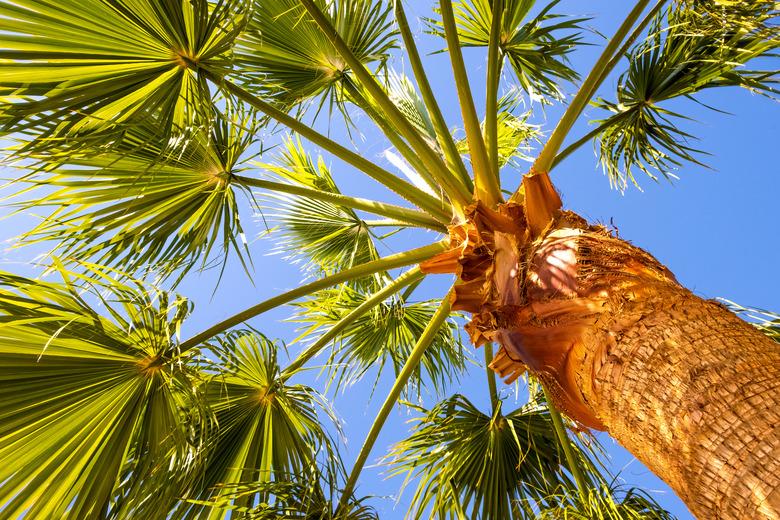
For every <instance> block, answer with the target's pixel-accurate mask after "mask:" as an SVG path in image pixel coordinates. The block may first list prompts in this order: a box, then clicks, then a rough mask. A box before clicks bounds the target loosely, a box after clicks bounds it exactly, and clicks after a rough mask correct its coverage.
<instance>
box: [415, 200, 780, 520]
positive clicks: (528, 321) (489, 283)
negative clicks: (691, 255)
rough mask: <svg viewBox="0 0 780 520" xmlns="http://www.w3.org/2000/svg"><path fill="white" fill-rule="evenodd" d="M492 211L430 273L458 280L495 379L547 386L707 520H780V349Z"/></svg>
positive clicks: (511, 210) (625, 259)
mask: <svg viewBox="0 0 780 520" xmlns="http://www.w3.org/2000/svg"><path fill="white" fill-rule="evenodd" d="M524 211H525V208H523V207H522V206H521V205H519V204H513V203H509V204H506V205H503V206H501V207H499V208H498V210H497V211H493V210H490V209H488V208H485V207H484V206H483V205H481V204H480V203H477V204H475V205H474V206H472V208H470V212H469V214H468V218H469V221H468V222H467V223H465V224H461V225H458V226H453V227H452V228H451V239H452V243H453V246H454V247H453V249H452V250H451V251H449V252H445V253H443V254H441V255H439V257H437V258H434V259H433V260H431V261H429V262H426V263H425V264H423V266H422V267H423V269H425V270H426V271H428V272H454V273H456V274H457V275H458V276H459V278H460V280H461V283H460V286H459V290H458V291H456V293H455V301H454V302H453V307H454V308H456V309H462V310H466V311H469V312H471V313H472V314H473V315H472V321H471V323H470V324H469V325H468V326H467V330H468V332H469V334H470V336H471V339H472V341H473V342H474V343H475V345H477V346H479V345H482V344H484V343H486V342H488V341H495V342H497V343H498V344H500V345H501V349H500V350H499V352H498V354H497V355H496V357H495V359H494V361H493V364H492V365H491V366H492V367H493V368H494V370H496V371H497V372H499V373H500V374H501V375H502V376H504V377H506V378H507V380H508V381H512V380H514V379H515V378H516V377H518V376H519V375H520V374H522V373H523V372H524V371H525V370H529V371H531V372H532V373H533V374H534V375H536V376H537V377H539V378H540V379H541V380H542V381H543V382H544V383H545V385H546V386H547V387H548V389H549V390H550V393H551V394H552V396H553V400H554V401H555V403H556V405H557V406H558V407H559V408H561V409H562V410H563V411H564V412H566V413H567V415H569V416H570V417H571V418H572V419H574V420H576V421H578V422H579V423H580V424H582V425H583V426H587V427H591V428H597V429H602V430H606V431H608V432H609V433H610V435H612V437H613V438H615V439H616V440H617V441H618V442H620V443H621V444H622V445H623V446H624V447H626V448H627V449H628V450H629V451H630V452H631V453H632V454H633V455H634V456H636V457H637V459H639V460H640V461H642V462H643V463H644V464H645V465H647V466H648V467H649V468H650V469H651V470H652V471H653V472H655V473H656V474H657V475H658V476H659V477H660V478H661V479H663V480H664V481H665V482H667V483H668V484H669V485H670V486H671V487H672V488H673V489H674V490H675V491H676V492H677V493H678V494H679V496H680V498H681V499H682V500H683V501H684V502H685V503H686V505H688V507H689V508H690V510H691V512H692V513H693V514H694V515H696V516H697V517H698V518H699V519H701V520H716V519H728V520H753V519H763V518H768V519H774V520H780V344H778V343H775V342H774V341H772V340H771V339H769V338H768V337H767V336H765V335H764V334H762V333H761V332H760V331H758V330H757V329H756V328H755V327H753V326H751V325H750V324H748V323H746V322H744V321H743V320H741V319H740V318H738V317H737V316H735V315H734V314H733V313H731V312H730V311H729V310H728V309H727V308H726V307H724V306H723V305H721V304H719V303H717V302H714V301H709V300H704V299H702V298H699V297H698V296H696V295H694V294H693V293H691V292H690V291H688V290H687V289H685V288H684V287H682V286H681V285H680V284H679V283H678V282H677V281H676V280H675V278H674V276H673V275H672V274H671V273H670V272H669V270H668V269H666V268H665V267H664V266H663V265H662V264H660V263H659V262H658V261H657V260H656V259H655V258H653V257H652V256H651V255H649V254H648V253H646V252H645V251H643V250H641V249H639V248H637V247H635V246H632V245H631V244H629V243H628V242H626V241H624V240H621V239H619V238H617V237H615V236H613V235H612V234H611V233H610V232H609V231H608V230H606V229H605V228H603V227H601V226H590V225H588V224H587V223H586V222H585V221H584V220H583V219H581V218H580V217H578V216H577V215H575V214H573V213H570V212H565V211H560V212H557V213H556V215H555V217H554V219H553V221H552V223H551V224H550V225H549V226H548V227H547V228H546V229H545V230H544V231H543V232H541V233H534V232H533V231H532V230H531V229H530V227H529V225H528V224H527V222H528V221H529V220H530V219H526V218H525V213H524Z"/></svg>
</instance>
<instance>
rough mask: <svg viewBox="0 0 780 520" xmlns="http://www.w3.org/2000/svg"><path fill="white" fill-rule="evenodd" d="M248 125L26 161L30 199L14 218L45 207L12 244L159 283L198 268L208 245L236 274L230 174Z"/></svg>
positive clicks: (243, 117)
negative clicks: (149, 276)
mask: <svg viewBox="0 0 780 520" xmlns="http://www.w3.org/2000/svg"><path fill="white" fill-rule="evenodd" d="M251 118H252V115H251V114H248V113H243V112H240V111H231V113H230V114H229V115H227V116H217V117H215V119H214V120H213V121H212V123H211V124H210V125H209V127H197V128H195V129H194V130H193V131H192V132H185V133H181V134H177V135H175V136H174V138H173V139H172V140H171V141H169V142H168V143H165V142H163V144H162V145H159V144H158V145H157V146H154V145H153V144H152V142H154V141H155V140H159V139H160V135H159V133H157V130H156V129H154V128H149V127H146V126H144V127H135V128H134V129H133V130H132V131H131V132H129V133H128V134H126V136H125V138H124V140H123V141H122V142H121V143H119V144H118V145H116V146H114V147H113V148H112V150H111V151H109V152H101V153H90V154H73V153H70V154H66V155H67V156H61V155H59V154H56V153H55V154H47V155H41V156H36V159H38V160H39V164H38V166H37V167H36V169H35V170H34V171H33V174H32V175H30V176H26V177H23V178H22V179H21V181H20V182H22V183H25V184H28V185H30V186H32V187H33V188H36V189H34V190H33V191H32V195H34V196H33V197H30V198H28V199H27V200H26V201H24V202H20V203H17V205H18V206H19V207H20V210H19V211H31V212H32V211H36V212H37V211H39V209H40V208H42V207H53V208H55V209H54V211H53V212H52V213H51V214H49V215H45V216H44V217H43V220H42V222H41V223H40V224H38V225H37V226H36V227H35V228H33V229H32V230H30V231H29V232H27V233H25V234H24V235H22V237H21V243H22V244H25V243H36V242H41V241H44V242H49V241H54V242H56V243H57V245H56V247H55V250H54V251H55V253H56V254H57V255H60V256H62V257H64V258H65V259H66V260H77V261H78V260H94V261H96V262H98V263H101V264H107V265H113V266H120V267H122V268H123V269H124V270H126V271H128V272H131V273H133V272H137V271H139V270H144V271H151V272H155V273H157V274H160V275H163V276H168V275H170V274H171V273H173V272H175V271H177V270H178V271H179V273H180V276H182V275H183V274H184V273H186V272H187V271H188V270H189V269H191V268H192V267H193V266H195V265H198V261H200V266H201V267H205V266H206V265H207V263H208V262H209V261H210V260H211V259H212V256H211V253H212V252H213V251H214V249H215V246H216V248H217V249H218V250H220V251H219V253H220V255H221V257H222V261H223V262H225V261H226V260H227V257H228V253H229V252H231V251H232V252H234V253H236V254H237V255H238V257H239V258H240V259H241V261H242V263H244V266H245V268H246V267H247V266H246V264H245V262H244V256H245V255H248V250H247V248H246V243H245V241H244V239H243V229H242V227H241V222H240V218H239V206H238V200H237V196H236V191H237V190H236V188H239V189H242V187H241V186H240V185H238V183H237V182H235V180H234V178H233V174H235V173H237V172H238V171H240V169H241V160H243V159H244V157H243V155H244V153H245V152H246V151H247V150H248V148H249V146H250V145H251V144H252V143H253V141H254V139H255V138H254V136H253V130H252V129H251V128H250V127H249V126H248V125H250V124H251V123H250V121H251ZM60 160H64V161H66V163H65V164H59V161H60ZM51 161H54V162H53V163H52V162H51ZM29 190H30V188H28V189H27V190H23V192H24V193H25V194H29ZM242 241H243V242H244V243H240V242H242Z"/></svg>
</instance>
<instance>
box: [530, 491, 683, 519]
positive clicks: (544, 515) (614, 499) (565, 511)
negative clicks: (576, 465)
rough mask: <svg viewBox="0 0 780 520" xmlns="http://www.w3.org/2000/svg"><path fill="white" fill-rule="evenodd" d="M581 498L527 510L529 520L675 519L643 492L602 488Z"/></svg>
mask: <svg viewBox="0 0 780 520" xmlns="http://www.w3.org/2000/svg"><path fill="white" fill-rule="evenodd" d="M585 493H586V496H585V500H584V501H583V499H582V497H581V495H580V494H579V493H576V492H569V493H568V494H562V495H559V496H558V497H557V502H558V503H557V504H556V505H554V506H551V507H542V508H541V509H540V510H538V513H537V512H536V511H537V510H536V509H535V508H534V507H529V508H528V514H529V515H532V516H530V518H534V519H538V520H559V519H561V518H566V519H571V520H674V516H673V515H671V514H670V513H669V512H668V511H666V510H665V509H663V508H662V507H661V506H660V505H659V504H658V503H657V502H656V501H655V500H654V499H653V498H652V497H650V496H649V495H648V494H647V493H645V492H643V491H642V490H639V489H636V488H629V489H626V490H622V489H619V488H617V487H615V486H612V487H610V486H607V485H605V484H602V485H600V486H594V487H591V488H588V489H587V490H585Z"/></svg>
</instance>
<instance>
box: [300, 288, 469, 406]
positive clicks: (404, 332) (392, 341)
mask: <svg viewBox="0 0 780 520" xmlns="http://www.w3.org/2000/svg"><path fill="white" fill-rule="evenodd" d="M412 287H414V286H412ZM369 297H371V294H370V292H369V291H367V290H365V289H361V288H353V287H349V286H342V287H339V288H334V289H330V290H326V291H320V292H319V293H317V294H316V295H314V296H313V297H312V298H310V299H308V300H306V301H303V302H300V303H296V304H295V305H296V306H297V307H298V308H299V312H298V315H297V317H295V318H294V319H293V321H296V322H299V323H303V324H305V325H306V333H305V335H306V336H309V335H311V334H312V333H313V332H314V331H320V330H327V329H329V328H331V327H333V326H335V325H337V324H338V323H339V322H340V321H341V320H342V319H343V318H344V317H345V316H347V315H348V314H349V313H350V312H352V311H353V310H355V309H356V308H358V307H359V306H360V305H362V304H363V303H364V302H365V301H366V300H367V299H368V298H369ZM438 305H439V302H438V301H422V302H408V301H406V299H405V298H404V297H403V296H395V297H392V298H390V299H388V300H386V301H385V302H383V303H381V304H379V305H377V306H375V307H373V308H372V309H371V310H369V311H368V312H367V313H366V314H364V315H362V316H361V317H359V318H358V319H357V320H355V321H353V322H352V323H350V324H349V325H348V326H347V327H345V328H344V330H342V331H341V333H340V334H339V336H338V337H337V338H336V339H335V340H334V347H333V351H332V353H331V355H330V359H329V360H328V362H327V366H328V367H329V370H330V372H331V379H332V380H333V381H335V383H336V386H337V387H341V388H343V387H344V385H350V384H352V383H354V382H355V381H357V380H359V379H361V378H362V377H363V376H364V375H365V374H366V373H367V372H368V371H369V370H370V369H372V368H375V369H376V376H375V377H376V378H377V379H378V378H379V376H380V375H381V372H382V370H383V369H384V367H385V365H386V364H390V365H391V366H392V369H393V372H394V374H395V375H398V373H399V372H400V371H401V368H402V367H403V366H404V363H405V362H406V360H407V359H408V358H409V354H410V352H411V351H412V349H413V348H414V345H415V343H416V341H417V338H419V337H420V335H421V334H422V331H423V330H424V329H425V327H426V325H427V324H428V323H430V321H431V320H432V319H433V315H434V313H435V312H436V310H437V308H438ZM466 356H467V354H466V352H465V349H464V347H463V344H462V343H461V338H460V335H459V334H458V326H457V323H456V322H455V321H454V320H453V319H450V320H447V321H446V322H445V325H444V326H442V327H441V328H440V329H439V331H438V332H437V333H436V335H435V337H434V339H433V341H432V342H431V344H430V346H429V347H428V348H427V349H426V351H425V353H424V354H423V356H422V359H421V360H420V364H419V366H418V367H417V368H416V369H415V371H414V372H413V374H412V376H411V378H410V383H409V385H408V386H407V387H406V390H405V394H406V395H407V396H409V395H412V394H414V393H415V392H416V393H417V395H419V392H420V391H421V390H422V389H423V388H428V389H430V390H433V391H436V392H441V391H443V389H444V388H445V387H446V386H447V384H448V383H451V382H452V381H453V380H455V379H457V377H458V375H459V374H460V373H462V372H463V370H465V364H466Z"/></svg>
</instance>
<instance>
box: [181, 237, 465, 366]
mask: <svg viewBox="0 0 780 520" xmlns="http://www.w3.org/2000/svg"><path fill="white" fill-rule="evenodd" d="M449 242H450V241H449V240H442V241H440V242H434V243H433V244H430V245H427V246H424V247H420V248H417V249H411V250H409V251H404V252H403V253H398V254H395V255H390V256H386V257H384V258H380V259H379V260H374V261H372V262H366V263H365V264H361V265H358V266H355V267H352V268H350V269H345V270H343V271H341V272H338V273H336V274H332V275H330V276H326V277H324V278H321V279H319V280H315V281H313V282H310V283H307V284H304V285H300V286H298V287H296V288H295V289H293V290H291V291H287V292H285V293H282V294H279V295H276V296H274V297H273V298H269V299H267V300H265V301H262V302H260V303H258V304H257V305H253V306H252V307H249V308H248V309H245V310H243V311H241V312H239V313H238V314H234V315H233V316H231V317H229V318H227V319H225V320H223V321H221V322H219V323H217V324H216V325H214V326H212V327H209V328H208V329H206V330H204V331H203V332H200V333H198V334H195V335H194V336H192V337H191V338H190V339H188V340H186V341H184V342H182V343H181V345H179V349H180V350H181V351H182V352H184V351H186V350H189V349H191V348H194V347H196V346H198V345H200V344H201V343H203V342H204V341H206V340H207V339H209V338H212V337H214V336H216V335H217V334H220V333H222V332H225V331H226V330H228V329H230V328H231V327H235V326H236V325H239V324H241V323H243V322H245V321H247V320H249V319H251V318H254V317H255V316H258V315H260V314H262V313H264V312H266V311H269V310H271V309H273V308H275V307H279V306H280V305H284V304H285V303H289V302H291V301H293V300H296V299H298V298H301V297H303V296H306V295H309V294H312V293H314V292H316V291H319V290H322V289H326V288H328V287H331V286H334V285H337V284H340V283H342V282H348V281H350V280H355V279H357V278H362V277H364V276H369V275H372V274H374V273H379V272H382V271H387V270H390V269H395V268H397V267H404V266H407V265H412V264H416V263H419V262H422V261H423V260H427V259H429V258H431V257H432V256H434V255H436V254H438V253H441V252H442V251H444V250H445V249H447V248H448V247H449Z"/></svg>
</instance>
